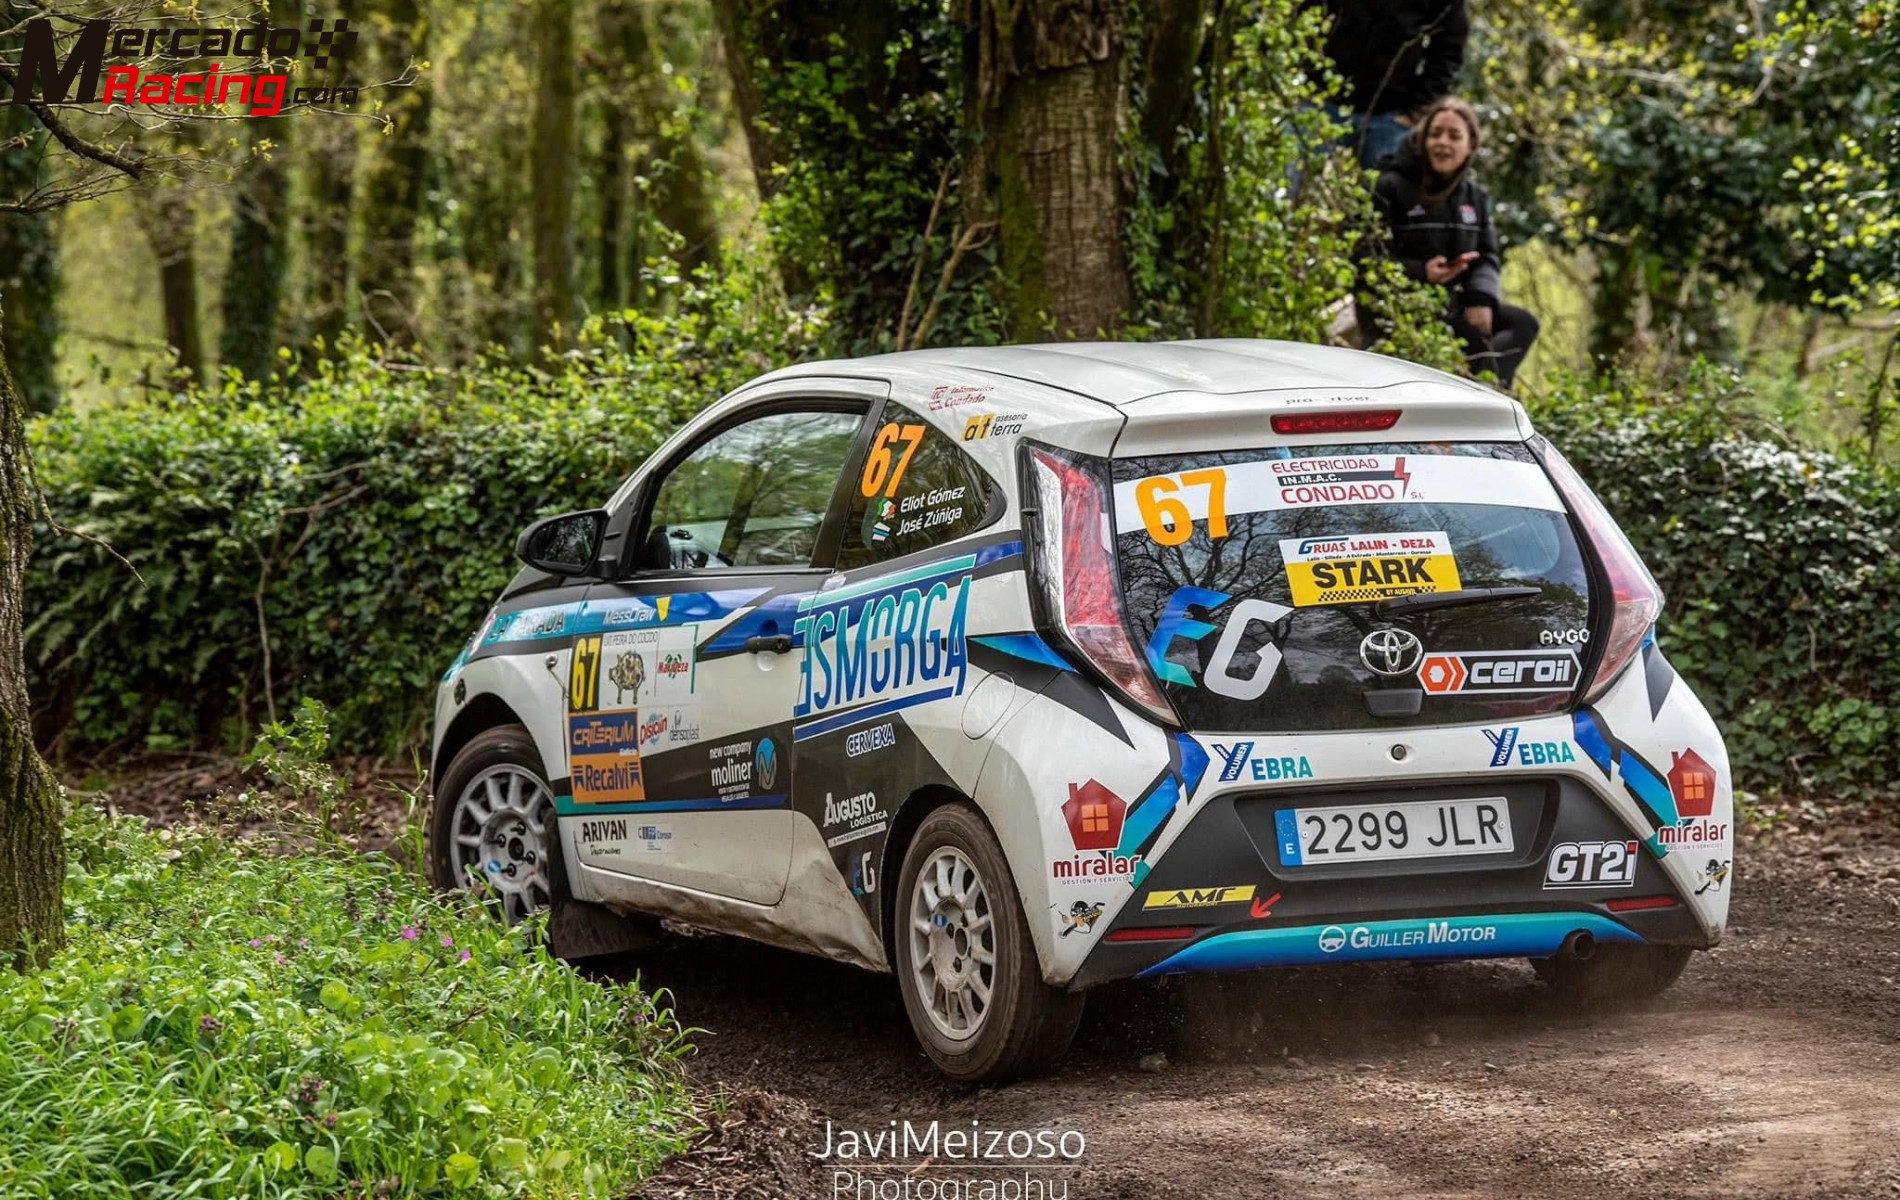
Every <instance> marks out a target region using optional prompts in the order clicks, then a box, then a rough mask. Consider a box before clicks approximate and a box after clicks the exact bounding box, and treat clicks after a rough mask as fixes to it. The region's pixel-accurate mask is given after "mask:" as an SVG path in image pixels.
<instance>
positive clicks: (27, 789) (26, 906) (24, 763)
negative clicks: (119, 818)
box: [0, 312, 66, 970]
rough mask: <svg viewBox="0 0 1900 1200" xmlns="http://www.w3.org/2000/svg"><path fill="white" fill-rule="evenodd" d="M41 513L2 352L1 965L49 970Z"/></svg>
mask: <svg viewBox="0 0 1900 1200" xmlns="http://www.w3.org/2000/svg"><path fill="white" fill-rule="evenodd" d="M4 316H5V314H4V312H0V321H3V320H4ZM0 349H4V348H3V347H0ZM34 507H35V493H34V490H33V484H32V478H31V475H30V474H29V472H28V468H27V446H26V406H25V405H24V404H23V403H22V402H21V400H20V397H19V395H18V393H17V392H15V390H14V387H13V377H12V375H11V374H10V373H9V372H8V371H7V369H6V362H5V355H4V353H0V957H4V958H5V959H6V961H7V962H9V963H10V964H11V965H12V966H13V967H14V968H16V969H21V970H25V969H31V968H34V967H38V966H41V965H43V964H44V963H45V962H46V960H47V959H48V958H49V957H50V956H51V954H52V952H53V951H54V950H56V949H58V948H59V946H60V945H61V944H62V942H63V941H64V938H65V929H64V918H63V914H62V912H61V905H60V901H61V896H60V889H61V888H62V887H63V886H64V885H65V880H66V843H65V840H64V838H63V835H62V825H63V824H64V820H65V801H64V799H63V797H62V796H61V795H60V790H59V784H58V783H57V782H56V781H55V780H54V779H53V773H52V772H51V771H49V770H48V769H47V767H46V764H45V762H43V761H41V759H40V755H39V751H38V750H36V749H34V746H33V733H32V729H33V723H32V715H31V710H30V708H29V706H28V704H27V694H26V655H25V647H24V644H23V642H22V638H21V631H22V629H23V627H24V620H23V613H22V604H23V596H24V594H25V589H26V564H27V559H28V558H29V557H30V556H31V554H32V552H33V512H34Z"/></svg>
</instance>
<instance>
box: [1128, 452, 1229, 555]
mask: <svg viewBox="0 0 1900 1200" xmlns="http://www.w3.org/2000/svg"><path fill="white" fill-rule="evenodd" d="M1183 488H1205V489H1207V490H1206V495H1205V496H1204V497H1199V498H1203V499H1205V500H1206V502H1207V503H1206V513H1207V536H1208V537H1210V538H1224V537H1226V536H1227V472H1226V470H1225V469H1223V468H1221V467H1206V468H1203V469H1201V470H1198V471H1183V472H1181V473H1180V474H1179V475H1151V476H1149V477H1148V478H1146V479H1141V480H1137V481H1136V482H1135V506H1136V508H1137V509H1138V510H1139V511H1140V512H1141V527H1142V528H1143V529H1146V530H1147V531H1148V536H1149V537H1151V538H1153V539H1154V540H1155V541H1156V542H1157V543H1159V544H1160V545H1163V546H1179V545H1180V544H1181V543H1182V542H1185V541H1187V540H1188V539H1189V538H1191V537H1193V536H1194V517H1193V515H1192V513H1191V511H1190V510H1189V508H1188V506H1187V505H1186V504H1185V503H1183V502H1182V501H1181V500H1179V499H1177V498H1175V493H1176V492H1179V491H1181V490H1182V489H1183Z"/></svg>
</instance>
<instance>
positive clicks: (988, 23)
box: [964, 0, 1133, 340]
mask: <svg viewBox="0 0 1900 1200" xmlns="http://www.w3.org/2000/svg"><path fill="white" fill-rule="evenodd" d="M972 8H973V12H972V13H971V20H972V23H973V24H974V25H975V41H976V47H975V50H976V52H975V53H974V54H972V55H970V56H969V62H968V64H967V67H968V71H969V76H968V85H967V90H966V93H965V95H966V109H965V121H964V124H965V130H964V131H965V135H966V138H965V140H966V143H967V144H968V145H969V146H970V147H971V149H970V151H969V153H968V157H967V159H966V166H965V172H964V189H965V191H964V202H965V208H966V212H967V214H968V215H967V218H966V219H967V221H968V223H969V224H970V225H971V226H973V227H974V226H979V225H982V224H983V223H985V222H989V221H995V222H998V233H997V236H998V239H999V241H1000V243H1001V251H1002V254H1001V266H1002V279H1003V283H1002V295H1001V300H1002V302H1003V310H1004V313H1005V319H1006V322H1007V325H1008V331H1009V334H1010V336H1011V337H1013V338H1015V339H1017V340H1025V339H1033V338H1037V337H1044V336H1048V335H1050V334H1053V335H1054V336H1056V337H1060V338H1076V337H1081V338H1087V337H1093V336H1097V335H1098V334H1100V333H1112V332H1113V331H1114V330H1115V329H1116V327H1117V326H1119V325H1120V323H1121V320H1122V318H1123V317H1124V315H1125V314H1126V313H1127V310H1128V308H1129V306H1130V304H1131V303H1132V298H1133V286H1132V283H1131V281H1130V279H1129V274H1128V260H1127V256H1126V253H1125V251H1124V248H1123V245H1122V219H1123V216H1124V209H1125V199H1124V195H1123V192H1124V189H1123V187H1122V171H1121V164H1120V155H1119V139H1120V131H1121V122H1122V120H1123V118H1124V114H1125V109H1126V104H1127V86H1126V82H1125V80H1124V79H1123V71H1124V68H1125V65H1126V55H1125V46H1124V37H1125V35H1124V28H1125V15H1126V13H1125V5H1124V3H1123V0H1081V2H1079V3H1077V2H1072V0H974V2H973V5H972Z"/></svg>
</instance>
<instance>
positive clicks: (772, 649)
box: [745, 633, 792, 654]
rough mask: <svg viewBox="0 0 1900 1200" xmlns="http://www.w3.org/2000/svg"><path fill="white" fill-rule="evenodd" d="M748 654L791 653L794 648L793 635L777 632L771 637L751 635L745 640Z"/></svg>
mask: <svg viewBox="0 0 1900 1200" xmlns="http://www.w3.org/2000/svg"><path fill="white" fill-rule="evenodd" d="M745 648H746V652H747V653H748V654H789V653H791V650H792V635H791V634H789V633H777V634H773V635H772V636H770V637H749V638H747V639H746V640H745Z"/></svg>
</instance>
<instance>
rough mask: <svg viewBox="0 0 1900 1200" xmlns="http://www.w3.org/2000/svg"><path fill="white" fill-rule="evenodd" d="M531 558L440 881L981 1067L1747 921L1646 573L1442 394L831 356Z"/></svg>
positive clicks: (494, 616)
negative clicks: (1365, 972) (802, 976)
mask: <svg viewBox="0 0 1900 1200" xmlns="http://www.w3.org/2000/svg"><path fill="white" fill-rule="evenodd" d="M517 551H518V553H519V554H520V555H521V556H522V558H523V559H524V560H525V561H526V562H527V563H528V564H529V565H528V567H527V569H525V570H524V571H523V572H522V573H521V575H520V576H519V577H517V579H516V580H515V581H514V583H513V584H512V585H510V587H509V588H508V589H507V592H506V593H505V595H504V596H503V597H502V599H501V600H500V601H499V602H498V603H497V605H496V607H495V609H494V610H493V611H492V612H491V613H490V614H489V616H488V618H487V619H486V620H485V621H484V622H483V624H482V626H481V628H480V629H478V630H477V631H476V633H475V635H474V637H473V638H472V639H471V640H470V642H469V644H468V646H467V648H466V650H465V651H464V652H463V654H462V655H461V656H459V657H458V658H457V660H456V661H455V663H454V664H452V665H451V667H450V668H449V671H448V672H447V674H446V675H445V676H444V678H443V681H442V686H441V689H440V692H439V694H438V698H437V708H436V718H437V719H436V747H435V770H436V775H435V778H436V779H437V780H438V781H439V783H438V795H439V798H440V802H439V803H438V805H437V817H436V821H435V826H434V828H433V830H432V835H433V837H432V855H431V862H432V869H433V870H434V872H435V877H436V879H437V882H438V883H440V884H441V885H442V886H445V887H449V886H470V885H473V886H480V887H484V888H487V889H490V890H491V891H493V892H494V893H495V894H496V895H497V897H498V898H499V900H500V902H501V903H502V905H503V906H504V907H505V909H506V911H507V912H508V913H509V915H510V916H511V917H519V916H521V915H524V914H525V913H527V912H529V911H531V910H532V909H534V908H537V907H540V906H543V905H546V904H548V903H550V901H551V900H552V899H553V897H555V896H556V895H560V896H561V897H562V903H569V902H570V901H568V900H567V897H568V896H571V898H572V899H571V903H573V904H575V905H578V906H601V907H603V908H605V909H609V910H612V911H615V912H620V913H629V914H633V913H637V914H647V915H658V916H667V917H672V918H676V919H679V920H684V921H687V922H690V923H693V924H696V925H701V926H705V927H709V928H713V929H717V930H722V931H725V932H730V933H735V934H740V935H744V936H749V937H753V938H757V939H759V940H762V941H766V942H771V943H774V944H778V945H782V946H788V947H791V948H795V949H799V950H803V951H807V952H811V953H815V954H821V955H825V956H828V957H832V958H836V959H840V960H843V961H847V962H851V963H855V964H857V965H859V966H863V967H867V968H869V969H871V970H874V971H890V972H893V973H895V974H896V976H897V978H898V982H899V986H900V988H901V990H902V992H903V996H904V1001H905V1005H906V1009H907V1011H908V1013H909V1015H910V1017H911V1021H912V1024H913V1027H914V1028H915V1030H916V1032H917V1035H918V1038H919V1041H920V1042H921V1043H922V1045H923V1047H924V1049H925V1051H926V1052H927V1053H928V1054H929V1055H930V1057H931V1058H932V1059H933V1060H934V1061H935V1062H936V1063H937V1064H938V1065H939V1066H940V1067H942V1068H943V1069H944V1070H945V1071H947V1072H949V1073H950V1074H952V1075H956V1076H958V1077H962V1078H985V1079H995V1078H1002V1077H1007V1076H1010V1075H1015V1074H1020V1073H1022V1072H1024V1071H1028V1070H1032V1069H1034V1068H1036V1067H1038V1066H1040V1065H1042V1064H1046V1063H1047V1062H1049V1061H1050V1060H1051V1059H1053V1058H1054V1057H1056V1056H1058V1055H1059V1054H1061V1053H1062V1051H1063V1050H1064V1049H1066V1047H1067V1046H1068V1044H1069V1041H1070V1040H1071V1038H1072V1037H1073V1035H1074V1032H1075V1028H1076V1024H1077V1022H1078V1020H1079V1017H1080V1012H1081V1004H1082V997H1083V994H1084V992H1085V990H1086V989H1087V988H1088V987H1090V986H1092V985H1095V984H1099V983H1102V982H1104V981H1107V980H1112V979H1119V978H1127V977H1131V976H1144V975H1157V974H1166V973H1171V972H1180V971H1199V970H1235V969H1244V968H1253V967H1263V966H1274V965H1294V964H1308V963H1327V962H1345V961H1354V960H1365V959H1381V958H1385V959H1391V958H1400V959H1432V958H1482V957H1501V956H1503V957H1509V956H1516V957H1525V958H1528V959H1530V960H1532V962H1533V963H1535V964H1536V965H1537V966H1538V969H1539V973H1540V974H1541V975H1543V976H1544V978H1545V979H1546V981H1547V982H1548V983H1549V984H1550V985H1551V986H1552V987H1553V988H1556V989H1559V990H1561V991H1563V992H1565V993H1568V994H1570V995H1573V996H1575V997H1577V998H1578V999H1580V1000H1589V999H1594V998H1600V997H1603V996H1608V995H1623V996H1627V995H1636V994H1643V993H1645V992H1653V991H1656V990H1660V989H1661V988H1663V987H1665V986H1667V985H1668V984H1669V983H1670V982H1671V981H1672V980H1673V979H1674V978H1675V976H1676V975H1677V974H1678V973H1680V971H1681V970H1682V967H1683V965H1684V964H1685V962H1686V961H1687V959H1688V956H1689V954H1690V952H1691V951H1693V950H1694V949H1698V948H1705V947H1708V946H1711V945H1713V944H1714V943H1715V942H1716V941H1717V940H1718V939H1719V937H1720V936H1721V932H1722V928H1723V925H1724V922H1725V920H1726V916H1727V905H1728V895H1727V880H1728V877H1729V863H1730V860H1731V851H1732V816H1731V800H1730V797H1731V787H1730V778H1729V768H1728V759H1727V755H1726V753H1725V750H1724V748H1723V744H1722V739H1721V736H1720V734H1719V732H1718V731H1717V729H1716V728H1715V726H1714V723H1713V722H1712V721H1711V720H1710V718H1709V716H1708V714H1707V713H1706V711H1705V710H1704V709H1703V708H1702V706H1701V704H1700V703H1699V702H1698V701H1697V700H1696V698H1695V696H1694V695H1693V694H1692V693H1691V691H1690V690H1689V688H1688V687H1687V686H1686V685H1685V684H1684V683H1683V682H1682V681H1681V680H1680V679H1679V678H1677V676H1676V675H1675V673H1674V671H1673V670H1671V668H1670V666H1669V664H1668V662H1667V660H1666V659H1665V658H1664V657H1663V654H1662V651H1661V649H1660V648H1659V647H1658V645H1657V644H1656V641H1655V635H1654V622H1655V619H1656V617H1657V615H1658V613H1659V612H1660V609H1661V600H1662V598H1661V596H1660V594H1659V592H1658V591H1657V588H1656V586H1655V584H1654V582H1653V580H1652V579H1651V577H1650V575H1649V573H1648V571H1647V570H1646V569H1645V568H1644V566H1643V564H1642V562H1641V561H1640V559H1639V558H1638V557H1637V556H1636V554H1635V552H1634V551H1633V550H1632V549H1631V547H1630V545H1629V543H1628V541H1627V540H1626V539H1625V538H1624V536H1623V535H1622V533H1621V532H1620V531H1619V530H1618V529H1617V528H1616V526H1615V524H1614V522H1613V521H1612V520H1611V519H1610V517H1609V516H1608V514H1607V513H1606V512H1605V511H1604V510H1603V508H1602V507H1601V505H1600V504H1599V503H1598V502H1597V501H1596V499H1595V497H1594V496H1593V495H1592V494H1591V493H1590V491H1589V489H1588V487H1586V486H1585V485H1584V483H1583V481H1582V480H1580V479H1579V478H1578V477H1577V476H1576V474H1575V473H1574V472H1573V471H1572V470H1571V469H1570V467H1569V466H1568V464H1566V463H1565V462H1564V460H1563V458H1562V456H1561V455H1560V454H1559V453H1558V452H1557V451H1556V450H1555V448H1553V447H1551V446H1550V445H1548V444H1547V443H1545V442H1544V441H1543V440H1542V439H1541V438H1539V437H1538V436H1537V435H1536V434H1535V432H1534V431H1533V430H1532V428H1531V426H1530V422H1529V420H1528V418H1527V417H1526V415H1525V413H1524V411H1523V409H1522V408H1521V407H1520V406H1518V405H1517V404H1516V403H1515V402H1514V401H1512V400H1510V399H1509V398H1508V397H1504V396H1502V395H1499V394H1497V393H1495V392H1493V391H1490V390H1489V389H1485V388H1482V387H1479V386H1477V385H1474V384H1469V383H1466V382H1464V381H1461V380H1457V379H1454V378H1452V377H1449V376H1445V375H1441V374H1438V373H1436V372H1431V371H1427V370H1424V369H1421V368H1417V367H1413V366H1410V365H1407V364H1404V363H1400V362H1397V361H1394V360H1392V359H1387V358H1380V357H1376V356H1371V355H1364V354H1359V353H1356V352H1350V351H1340V350H1329V349H1320V348H1314V347H1305V346H1293V345H1286V344H1279V343H1270V342H1249V341H1220V342H1191V343H1170V344H1160V345H1148V346H1138V345H1126V344H1115V345H1093V346H1091V345H1060V346H1036V347H1010V348H997V349H986V350H951V351H921V352H913V353H909V354H899V355H889V356H884V357H879V358H867V359H859V360H853V361H848V362H833V363H817V364H809V365H806V366H801V367H796V368H791V369H788V370H785V371H780V372H776V373H774V374H771V375H768V376H765V377H764V378H762V379H760V380H758V381H756V382H754V383H752V384H749V385H747V386H745V387H743V388H741V389H739V390H738V391H737V392H735V393H733V394H732V395H730V396H727V397H726V398H724V399H723V400H721V401H720V402H719V403H717V404H715V405H713V406H712V407H711V408H709V409H708V410H707V411H706V412H704V413H703V414H701V415H700V416H699V417H698V418H696V419H695V420H694V421H692V422H691V423H690V424H688V425H687V426H686V427H684V428H683V429H681V430H680V431H679V432H678V433H677V434H676V435H675V436H674V437H673V438H671V439H670V440H669V441H668V442H667V443H666V444H665V445H664V446H663V447H661V449H660V450H659V451H658V452H656V453H655V455H654V456H653V457H652V458H651V459H650V460H649V461H648V462H647V463H646V464H645V465H644V466H642V467H641V468H640V469H639V470H637V471H636V472H634V474H633V475H632V477H631V478H629V479H628V480H627V481H626V483H625V484H623V486H622V487H621V488H620V489H619V490H618V491H617V492H616V493H615V494H614V496H613V497H612V498H611V499H610V500H609V501H608V503H607V504H606V505H605V506H604V507H603V508H601V509H596V510H588V511H585V512H579V513H572V514H567V515H565V516H562V517H556V518H551V519H549V520H547V521H544V522H540V523H538V524H537V525H535V526H532V527H530V528H529V529H528V530H527V531H526V532H524V534H523V535H522V538H521V541H520V543H519V545H518V546H517ZM557 861H558V864H559V865H558V867H557V866H556V862H557ZM557 874H558V875H559V876H560V878H559V879H557V878H556V876H557Z"/></svg>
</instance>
